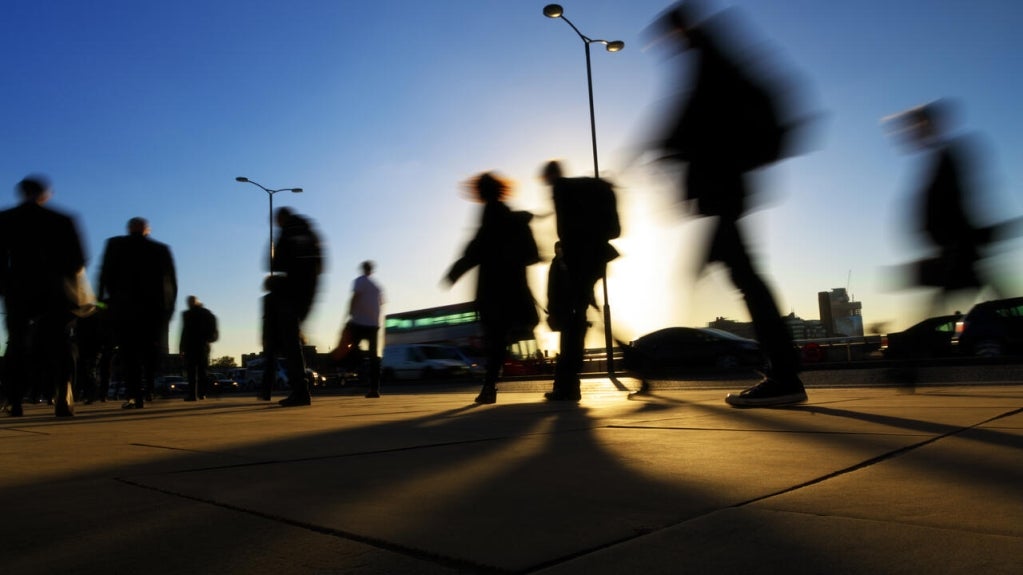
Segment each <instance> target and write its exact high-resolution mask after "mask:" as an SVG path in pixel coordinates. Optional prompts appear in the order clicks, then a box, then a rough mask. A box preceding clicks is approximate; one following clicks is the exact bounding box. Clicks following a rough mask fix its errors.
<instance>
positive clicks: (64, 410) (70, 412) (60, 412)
mask: <svg viewBox="0 0 1023 575" xmlns="http://www.w3.org/2000/svg"><path fill="white" fill-rule="evenodd" d="M53 415H55V416H57V417H74V416H75V410H74V409H72V408H71V406H70V405H58V406H57V407H56V409H54V410H53Z"/></svg>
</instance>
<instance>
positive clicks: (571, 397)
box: [543, 391, 583, 401]
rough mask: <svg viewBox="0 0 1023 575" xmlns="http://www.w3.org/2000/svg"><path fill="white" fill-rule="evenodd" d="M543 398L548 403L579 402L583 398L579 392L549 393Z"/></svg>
mask: <svg viewBox="0 0 1023 575" xmlns="http://www.w3.org/2000/svg"><path fill="white" fill-rule="evenodd" d="M543 396H544V399H546V400H547V401H579V400H581V399H582V398H583V397H582V394H580V393H579V392H578V391H574V392H567V391H548V392H547V393H545V394H543Z"/></svg>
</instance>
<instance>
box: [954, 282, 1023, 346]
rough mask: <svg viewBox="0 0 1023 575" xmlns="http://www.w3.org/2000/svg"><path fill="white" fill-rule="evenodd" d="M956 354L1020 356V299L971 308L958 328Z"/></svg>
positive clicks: (1022, 329) (1022, 330) (1022, 308)
mask: <svg viewBox="0 0 1023 575" xmlns="http://www.w3.org/2000/svg"><path fill="white" fill-rule="evenodd" d="M959 352H960V353H962V354H964V355H976V356H980V357H997V356H1000V355H1006V354H1014V355H1015V354H1020V353H1023V297H1015V298H1009V299H1000V300H993V301H986V302H983V303H979V304H977V305H975V306H973V308H972V309H971V310H970V312H969V313H967V314H966V317H964V318H963V321H962V325H961V326H960V332H959Z"/></svg>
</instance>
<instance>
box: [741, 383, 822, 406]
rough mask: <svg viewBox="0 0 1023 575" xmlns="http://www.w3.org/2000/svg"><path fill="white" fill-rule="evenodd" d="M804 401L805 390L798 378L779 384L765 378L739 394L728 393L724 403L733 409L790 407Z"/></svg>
mask: <svg viewBox="0 0 1023 575" xmlns="http://www.w3.org/2000/svg"><path fill="white" fill-rule="evenodd" d="M804 401H806V390H804V389H803V382H801V381H799V378H794V380H793V381H790V382H786V383H781V382H779V381H778V380H777V379H772V378H770V377H768V378H765V379H764V380H763V381H761V382H760V383H758V384H756V385H754V386H753V387H751V388H749V389H746V390H744V391H742V392H740V393H729V394H728V396H727V397H725V402H726V403H728V405H731V406H734V407H771V406H774V405H791V404H793V403H803V402H804Z"/></svg>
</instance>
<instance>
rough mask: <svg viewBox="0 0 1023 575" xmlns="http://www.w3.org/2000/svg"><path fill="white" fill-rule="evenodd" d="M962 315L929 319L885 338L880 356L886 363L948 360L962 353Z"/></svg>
mask: <svg viewBox="0 0 1023 575" xmlns="http://www.w3.org/2000/svg"><path fill="white" fill-rule="evenodd" d="M962 319H963V316H962V314H954V315H942V316H937V317H931V318H927V319H925V320H923V321H921V322H920V323H918V324H916V325H914V326H913V327H910V328H909V329H906V330H904V331H899V332H895V333H890V334H888V335H887V336H885V340H886V343H885V345H883V346H882V349H881V353H882V355H884V357H885V359H910V358H928V357H948V356H950V355H955V354H956V353H957V352H958V350H959V345H958V339H959V337H958V333H957V332H956V326H957V325H958V324H959V322H960V321H961V320H962Z"/></svg>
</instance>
